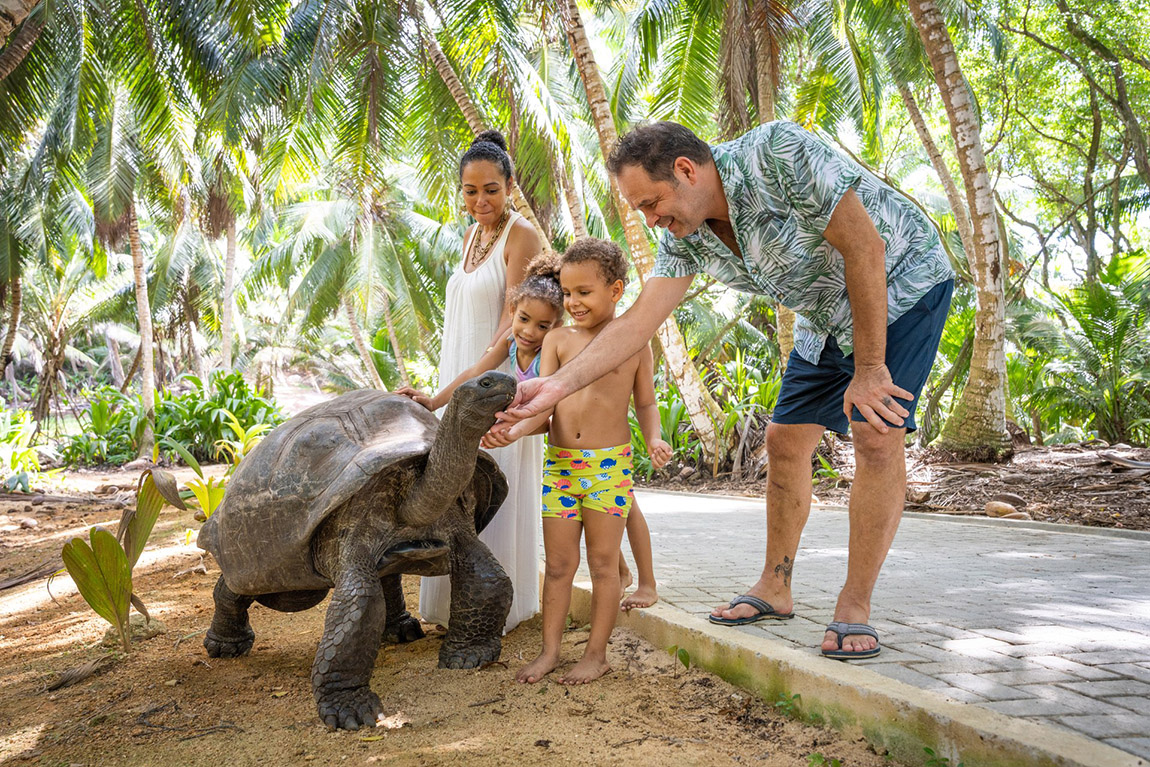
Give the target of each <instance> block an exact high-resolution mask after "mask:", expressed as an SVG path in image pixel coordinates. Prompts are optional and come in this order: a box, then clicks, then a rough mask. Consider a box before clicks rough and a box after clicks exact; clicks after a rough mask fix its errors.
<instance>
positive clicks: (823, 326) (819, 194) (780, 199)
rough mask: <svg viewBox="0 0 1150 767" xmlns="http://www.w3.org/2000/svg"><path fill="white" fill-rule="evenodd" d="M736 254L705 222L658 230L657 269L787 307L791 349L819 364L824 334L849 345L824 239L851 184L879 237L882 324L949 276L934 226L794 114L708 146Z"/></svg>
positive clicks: (843, 293)
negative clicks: (684, 229)
mask: <svg viewBox="0 0 1150 767" xmlns="http://www.w3.org/2000/svg"><path fill="white" fill-rule="evenodd" d="M711 153H712V155H713V156H714V158H715V167H716V168H717V169H718V171H719V177H720V178H721V179H722V182H723V191H724V192H725V193H726V196H727V204H728V207H729V209H730V215H731V226H732V228H733V229H734V230H735V240H736V242H737V243H738V245H739V249H740V250H741V251H742V254H743V258H741V259H740V258H739V257H738V256H736V255H735V254H734V253H732V252H731V250H730V248H728V247H727V246H726V245H725V244H723V242H722V240H720V239H719V237H718V236H717V235H716V234H715V233H714V232H713V231H712V230H711V228H710V227H709V226H708V225H707V224H706V223H704V224H703V225H702V226H700V227H699V229H698V230H697V231H695V232H693V233H692V234H689V235H687V236H686V237H683V238H682V239H676V238H675V237H674V236H673V235H672V234H671V233H670V232H664V234H663V237H662V240H661V241H660V242H659V251H658V254H657V255H656V258H655V269H654V272H653V276H655V277H685V276H688V275H692V274H697V273H698V272H701V271H705V272H707V273H708V274H711V275H713V276H714V277H715V278H716V279H718V280H719V281H720V282H722V283H724V284H726V285H729V286H731V287H733V288H735V289H737V290H741V291H743V292H746V293H755V294H759V295H765V296H769V297H771V298H773V299H774V300H776V301H779V302H780V303H782V304H783V305H785V306H787V307H789V308H791V309H792V310H794V312H795V313H796V314H797V315H798V318H797V320H796V322H795V350H796V351H797V352H798V354H799V355H800V356H801V357H802V358H803V359H805V360H807V361H808V362H810V363H812V364H814V365H817V364H818V362H819V357H820V356H821V354H822V350H823V345H824V344H825V343H826V339H827V336H828V335H834V337H835V339H836V340H837V341H838V344H839V347H840V348H841V349H842V352H843V354H844V355H849V354H851V353H852V351H853V349H854V343H853V323H852V321H851V307H850V301H849V300H848V299H847V287H846V274H845V270H844V268H843V257H842V254H841V253H839V251H838V250H836V249H835V248H833V247H832V246H831V245H830V243H828V242H827V241H826V240H825V239H824V238H823V232H824V231H825V230H826V228H827V224H828V223H830V219H831V214H832V213H833V212H834V209H835V206H836V205H838V203H839V200H840V199H842V196H843V195H844V194H846V192H847V190H848V189H854V190H855V194H857V195H858V197H859V200H861V201H862V204H863V207H864V208H866V211H867V213H869V214H870V218H871V220H872V221H874V224H875V227H876V228H877V229H878V233H879V235H880V236H881V237H882V239H883V241H884V242H885V243H886V282H887V324H890V323H891V322H894V321H895V320H896V319H898V318H899V317H901V316H902V315H903V314H904V313H905V312H906V311H907V310H908V309H910V308H911V307H912V306H914V305H915V304H916V303H918V301H919V299H921V298H922V297H923V296H924V295H926V293H927V291H929V290H930V289H931V288H932V287H934V286H935V285H938V284H939V283H942V282H945V281H947V280H949V279H952V278H953V277H954V271H953V270H952V269H951V266H950V262H949V260H948V258H947V255H946V251H945V250H944V249H943V247H942V243H941V242H940V241H939V238H938V232H937V231H936V230H935V228H934V226H932V225H931V223H930V221H929V220H928V219H927V217H926V214H924V213H923V212H922V211H921V210H919V209H918V208H917V207H916V206H915V205H914V203H912V202H911V201H910V200H908V199H907V198H906V197H905V196H903V195H902V194H900V193H899V192H897V191H895V190H894V189H892V188H891V187H890V186H888V185H887V184H884V183H883V182H881V181H879V180H878V179H877V178H875V177H874V176H873V175H871V174H870V173H869V172H868V171H866V170H865V169H864V168H863V167H862V166H861V165H859V164H858V163H856V162H854V161H853V160H851V159H850V158H849V157H847V156H846V155H844V154H842V153H840V152H838V151H835V150H833V149H831V148H830V147H829V146H827V145H826V144H824V143H823V142H822V141H821V140H820V139H818V138H817V137H816V136H815V135H814V134H812V133H810V132H808V131H806V130H804V129H803V128H802V127H800V126H799V125H797V124H796V123H792V122H786V121H781V120H780V121H776V122H771V123H767V124H765V125H761V126H759V127H757V128H755V129H753V130H751V131H749V132H747V133H745V134H743V135H742V136H740V137H739V138H737V139H735V140H733V141H728V142H726V143H723V144H718V145H715V146H712V147H711Z"/></svg>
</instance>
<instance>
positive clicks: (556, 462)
mask: <svg viewBox="0 0 1150 767" xmlns="http://www.w3.org/2000/svg"><path fill="white" fill-rule="evenodd" d="M632 468H633V467H632V463H631V445H630V444H629V443H628V444H626V445H619V446H617V447H599V448H592V449H590V450H582V449H575V448H566V447H559V446H557V445H551V446H549V447H548V448H547V454H546V455H545V456H544V457H543V516H544V517H551V518H554V519H574V520H576V521H582V520H583V509H589V510H592V511H599V512H602V513H604V514H610V515H612V516H615V517H623V518H624V519H626V518H627V512H629V511H630V510H631V503H632V501H633V500H634V497H635V494H634V493H633V492H632V488H631V485H632V484H633V482H632V480H631V473H632Z"/></svg>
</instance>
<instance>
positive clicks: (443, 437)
mask: <svg viewBox="0 0 1150 767" xmlns="http://www.w3.org/2000/svg"><path fill="white" fill-rule="evenodd" d="M514 393H515V382H514V380H513V379H512V378H511V377H510V376H507V375H504V374H502V373H486V374H484V375H482V376H479V377H478V378H475V379H472V380H471V381H469V382H467V383H466V384H464V385H463V386H460V387H459V389H457V390H456V392H455V394H454V396H453V397H452V399H451V402H450V403H449V404H448V406H447V409H446V411H445V413H444V415H443V419H442V421H441V422H440V424H439V425H438V429H437V430H436V429H435V419H434V417H433V416H430V414H427V413H426V411H423V409H422V408H421V407H420V406H419V405H416V404H415V403H413V402H410V400H404V398H399V399H400V400H404V401H403V402H397V401H394V400H387V401H382V400H379V399H378V398H379V397H395V396H396V395H388V394H384V393H381V392H370V393H369V392H354V393H352V394H347V395H344V396H343V397H340V398H337V399H336V400H334V401H332V402H331V403H325V404H324V405H320V406H317V407H316V408H312V409H311V410H308V411H305V412H304V413H301V414H300V415H299V416H297V417H296V418H294V419H292V420H291V421H288V422H287V423H285V424H283V425H281V426H279V427H278V428H277V429H276V431H279V430H281V429H283V430H287V431H286V433H284V434H280V435H278V436H277V435H276V434H275V432H273V433H272V434H269V435H268V438H267V439H266V440H265V441H264V443H261V445H260V446H258V447H257V448H256V450H255V451H253V452H252V454H250V455H249V456H248V457H247V458H245V461H244V464H248V465H250V466H251V467H252V468H251V470H250V471H249V472H248V473H247V474H246V475H244V473H243V470H244V468H245V465H244V464H241V466H240V469H239V470H238V471H237V473H236V476H235V477H234V478H233V481H232V483H231V484H229V488H228V496H231V495H232V494H233V493H237V492H239V491H246V492H244V493H242V494H240V495H238V496H237V497H236V498H234V499H233V498H231V497H225V502H224V504H222V505H221V507H220V509H219V510H217V512H216V514H215V515H213V516H212V518H211V520H209V523H208V524H206V525H205V527H204V530H203V531H202V532H201V534H200V541H199V542H200V546H201V547H203V548H206V549H208V550H209V551H211V552H212V553H213V554H215V555H216V559H217V561H219V563H220V568H221V570H222V571H223V575H222V576H221V577H220V579H219V581H218V582H217V583H216V589H215V594H214V597H215V603H216V612H215V615H214V617H213V618H212V625H211V628H209V629H208V632H207V637H206V638H205V639H204V647H206V648H207V650H208V655H210V656H211V657H214V658H215V657H223V658H231V657H237V656H240V655H245V654H247V653H248V652H249V651H250V650H251V648H252V644H253V642H254V639H255V634H254V633H253V632H252V628H251V624H250V623H249V622H248V608H249V607H250V606H251V604H252V602H253V601H259V602H260V603H261V604H264V605H266V606H268V607H270V608H272V609H275V610H281V611H285V612H294V611H298V610H305V609H307V608H309V607H312V606H314V605H316V604H318V603H319V602H320V601H321V600H322V599H323V598H324V597H325V596H326V595H327V592H328V590H329V589H333V590H334V593H333V595H332V599H331V604H330V606H329V607H328V610H327V618H326V621H325V623H324V632H323V638H322V639H321V640H320V643H319V649H318V650H317V651H316V655H315V662H314V663H313V665H312V672H311V680H312V688H313V690H314V693H315V699H316V704H317V706H318V708H319V715H320V718H321V719H322V720H323V721H324V722H325V723H326V724H327V725H328V726H329V727H332V728H341V729H348V730H355V729H358V728H359V727H362V726H372V725H374V724H375V721H376V719H377V717H378V716H379V714H380V713H381V712H382V706H381V703H380V699H379V697H378V696H377V695H376V694H375V693H374V692H372V690H371V688H370V687H369V683H370V680H371V672H372V668H373V666H374V665H375V658H376V655H377V654H378V652H379V647H380V643H381V639H383V638H387V639H388V640H389V641H398V642H410V641H413V640H415V639H419V638H421V637H423V631H422V629H421V628H420V626H419V621H418V620H416V619H415V618H413V617H412V616H411V615H410V613H408V612H407V611H406V609H405V605H404V599H403V591H402V587H401V584H400V574H401V573H416V574H420V575H442V574H450V575H451V616H450V628H449V629H448V632H447V635H446V637H445V638H444V641H443V645H442V647H441V648H440V651H439V666H440V668H474V667H477V666H479V665H481V664H483V663H487V662H490V661H494V660H497V659H498V658H499V653H500V651H501V649H502V639H501V637H502V632H503V625H504V622H505V621H506V619H507V613H508V611H509V610H510V608H511V599H512V588H511V580H510V579H509V578H508V577H507V575H506V574H505V573H504V571H503V568H502V567H501V566H500V565H499V563H498V562H497V561H496V559H495V557H494V556H492V554H491V552H490V550H488V548H487V547H486V546H485V545H484V544H483V543H482V542H481V541H480V540H479V538H478V535H477V528H479V529H482V527H484V526H485V525H486V524H487V522H488V521H490V519H491V517H492V516H493V515H494V513H495V511H496V510H497V509H498V506H499V504H500V503H502V501H503V499H504V498H505V497H506V494H507V484H506V481H505V480H504V478H503V476H502V474H501V473H500V472H499V469H498V467H496V466H495V464H494V461H492V460H491V459H490V457H489V456H487V455H486V454H484V453H480V452H479V449H478V448H479V439H480V437H482V435H483V434H484V433H485V432H486V431H487V430H488V429H489V428H490V427H491V425H492V424H493V423H494V422H495V413H496V412H498V411H499V410H502V409H503V408H504V407H506V406H507V405H508V404H509V403H510V402H511V399H512V397H513V396H514ZM352 398H356V399H352ZM340 400H348V401H349V402H350V404H351V406H350V407H348V406H343V405H341V404H340ZM405 403H406V404H405ZM408 405H410V408H414V409H415V410H408V409H407V408H408ZM373 406H374V407H375V410H372V409H371V408H372V407H373ZM341 407H342V408H343V409H342V410H340V408H341ZM381 407H382V408H384V409H383V410H381V409H380V408H381ZM397 408H398V410H397ZM416 411H422V412H416ZM357 412H358V414H359V415H360V419H359V421H355V418H354V416H355V415H356V414H357ZM381 412H383V413H385V414H386V413H397V415H396V416H395V417H394V418H392V419H391V421H392V422H394V423H396V424H398V426H396V427H394V428H390V430H389V426H391V424H389V423H378V422H377V421H378V420H379V416H378V413H381ZM333 413H334V416H333ZM365 413H366V414H368V415H369V416H370V415H371V414H372V413H374V414H377V415H376V418H375V420H373V419H371V418H368V419H366V420H367V421H368V422H367V423H365V422H364V421H365V419H364V418H363V415H364V414H365ZM349 414H350V415H349ZM428 418H430V419H431V420H430V421H429V422H428V421H426V419H428ZM324 419H326V420H324ZM411 419H415V421H412V420H411ZM298 421H304V422H303V423H302V424H297V426H296V427H293V426H292V424H293V423H296V422H298ZM353 422H354V423H353ZM313 423H319V424H320V426H319V428H318V429H317V428H311V431H310V432H309V431H308V429H309V427H312V426H313ZM333 423H334V424H335V426H334V427H333V426H332V424H333ZM413 423H414V424H415V425H414V426H413V425H412V424H413ZM348 424H350V425H348ZM421 424H423V425H424V426H425V427H426V428H424V430H423V433H422V438H423V439H424V442H423V447H424V448H426V441H427V439H428V435H429V434H430V435H431V436H433V437H434V441H433V442H432V443H431V446H430V450H426V449H422V450H421V449H419V448H420V444H421V443H420V442H419V439H418V438H413V439H412V440H410V441H407V442H405V441H404V439H403V438H404V433H403V432H404V431H416V432H420V431H421ZM428 424H429V425H428ZM293 428H295V430H294V431H292V429H293ZM428 430H430V431H428ZM365 431H367V432H369V433H368V434H366V435H364V432H365ZM348 435H351V437H352V439H351V442H352V443H354V444H353V447H352V448H348V444H349V437H348ZM419 436H420V435H416V437H419ZM372 439H374V440H375V441H374V443H372V444H371V445H369V447H371V448H372V449H373V450H374V452H372V451H371V450H369V449H366V448H365V449H363V450H362V451H361V452H359V453H358V454H356V455H355V456H354V457H353V458H352V460H350V461H347V460H345V459H344V458H343V455H342V454H339V455H337V458H338V460H336V461H334V465H333V464H332V463H324V462H323V461H322V460H320V461H319V463H320V465H319V466H318V467H317V471H318V478H319V479H321V480H322V479H323V478H324V477H325V476H327V475H329V474H330V473H331V472H333V471H339V473H338V476H336V477H334V478H333V479H334V481H332V482H331V483H330V487H328V488H326V489H324V490H323V493H322V494H320V495H318V496H316V497H315V498H313V497H312V496H307V498H306V503H307V505H308V507H309V509H308V515H309V516H310V517H311V518H313V520H314V521H313V522H311V523H310V524H312V525H314V529H313V532H312V533H311V537H310V546H307V547H302V546H296V547H295V548H294V549H292V547H291V546H288V545H286V544H287V543H288V541H285V540H280V539H282V538H284V537H285V536H286V537H288V538H290V537H291V536H292V535H293V534H306V531H307V530H308V527H307V525H308V524H309V523H307V522H306V520H305V522H304V526H303V527H300V525H299V524H296V525H295V527H294V528H293V527H292V525H291V524H282V523H285V520H283V519H282V518H280V517H282V516H283V515H284V514H285V513H286V514H290V513H292V511H293V507H292V503H291V500H290V499H288V500H281V501H278V502H274V503H273V502H270V501H269V500H268V499H269V498H270V499H271V500H272V501H274V500H275V497H276V496H275V494H274V491H275V490H276V489H277V488H270V489H269V488H267V487H264V486H265V485H269V484H274V483H276V482H280V483H281V484H282V483H283V477H284V476H285V475H284V473H283V470H282V467H284V466H287V467H288V468H289V469H290V470H291V471H290V472H289V473H288V476H303V475H310V472H309V467H307V466H306V463H307V460H309V459H315V458H316V457H317V456H318V457H319V458H320V459H322V458H323V457H324V454H325V451H326V450H327V448H328V447H329V445H331V446H333V447H332V448H331V450H332V452H336V453H338V451H339V450H340V449H342V450H344V451H345V452H346V451H347V450H349V449H359V447H360V446H362V445H364V444H366V443H369V442H371V441H372ZM325 440H328V441H325ZM301 443H304V444H301ZM265 444H266V445H267V446H268V449H267V450H266V451H264V455H262V456H260V455H257V453H256V451H259V450H260V449H261V448H263V447H264V445H265ZM381 444H382V447H380V445H381ZM412 445H414V447H412ZM293 451H294V453H293ZM413 452H414V453H415V454H414V455H411V456H408V455H407V454H408V453H413ZM301 455H302V456H303V459H301V458H300V456H301ZM396 455H400V456H404V457H402V460H398V461H397V460H396ZM293 460H294V461H295V463H294V464H293V463H292V461H293ZM301 460H302V463H303V464H305V465H304V467H303V468H304V470H303V471H300V470H299V466H300V464H301ZM312 462H313V463H315V462H316V461H315V460H313V461H312ZM353 464H354V465H353ZM356 466H358V467H367V469H366V470H367V471H371V470H376V469H378V471H376V473H374V474H371V475H367V474H364V475H363V477H362V478H359V477H357V476H355V471H354V470H355V469H356ZM340 470H342V471H340ZM277 471H280V473H278V474H277V473H276V472H277ZM349 472H350V474H349ZM361 473H362V472H361ZM349 476H351V477H352V478H351V479H349ZM307 478H308V479H310V478H311V477H310V476H308V477H307ZM304 481H306V479H305V480H304ZM349 483H350V492H351V494H350V497H348V498H347V499H346V500H343V501H341V502H339V503H338V504H337V505H335V507H334V508H332V509H331V510H330V511H328V510H325V508H324V506H323V504H324V503H325V502H327V503H328V504H329V505H330V503H331V498H332V497H334V498H336V499H337V500H338V499H339V498H340V497H341V495H340V494H339V493H336V491H341V492H342V493H343V494H347V492H348V488H347V487H345V486H347V485H349ZM278 489H282V488H278ZM333 493H335V495H334V496H333ZM305 495H306V493H305ZM325 499H327V500H326V501H325ZM229 501H231V503H230V504H229V503H228V502H229ZM297 505H299V504H297ZM317 507H318V512H317ZM295 516H297V517H299V516H301V513H297V514H296V515H295ZM277 523H280V524H277ZM285 529H286V530H287V532H286V533H285V532H283V531H284V530H285ZM300 530H302V531H304V532H303V533H299V531H300ZM237 538H239V539H240V540H236V539H237ZM255 539H258V540H255ZM304 543H307V542H306V541H305V542H304ZM280 552H286V553H285V555H284V556H282V557H278V554H279V553H280ZM299 552H302V554H300V553H299ZM297 559H310V562H297V561H296V560H297ZM229 570H231V571H232V572H231V573H229ZM230 576H232V577H230ZM229 583H230V584H231V585H232V586H233V587H236V588H237V590H244V591H247V592H249V593H237V591H233V590H232V588H230V587H229ZM241 584H242V585H241ZM253 585H254V586H256V588H255V589H253V588H252V586H253ZM281 585H282V586H283V587H282V588H281Z"/></svg>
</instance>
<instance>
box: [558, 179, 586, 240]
mask: <svg viewBox="0 0 1150 767" xmlns="http://www.w3.org/2000/svg"><path fill="white" fill-rule="evenodd" d="M554 172H555V178H557V179H559V183H560V184H561V185H562V186H563V197H564V199H565V200H566V201H567V212H568V213H570V214H571V230H572V231H573V232H574V234H575V238H576V239H578V238H580V237H586V236H587V217H586V214H585V213H584V212H583V201H582V200H581V199H579V190H577V189H576V188H575V186H574V182H573V180H572V178H571V176H570V175H569V174H568V173H567V170H566V168H564V167H563V165H562V164H561V163H556V164H555V169H554Z"/></svg>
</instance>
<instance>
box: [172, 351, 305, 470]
mask: <svg viewBox="0 0 1150 767" xmlns="http://www.w3.org/2000/svg"><path fill="white" fill-rule="evenodd" d="M185 379H186V380H187V381H189V382H190V383H191V384H192V388H191V389H190V390H189V391H187V392H185V393H184V394H181V395H177V396H166V397H163V398H157V401H156V435H157V437H159V436H160V435H163V436H164V437H167V438H168V439H169V440H172V441H174V442H178V443H180V444H181V445H183V446H184V447H185V448H187V450H188V452H190V453H191V454H192V455H193V456H195V458H196V459H197V460H200V461H205V460H210V459H213V458H215V457H216V455H217V453H218V450H219V447H218V443H219V442H227V441H230V440H231V438H232V437H234V436H235V435H236V433H235V432H234V431H233V427H232V424H233V422H234V423H237V424H239V426H240V432H241V433H243V432H244V431H245V430H246V429H248V428H249V427H251V426H253V425H256V424H265V425H267V426H268V427H272V426H276V425H277V424H279V423H280V422H282V421H283V416H282V415H281V414H280V412H279V408H277V407H276V405H275V403H274V402H272V401H271V400H268V399H266V398H264V397H263V396H261V394H260V393H259V392H258V391H253V390H252V389H251V387H249V386H248V384H247V381H245V380H244V378H243V376H242V375H240V374H239V373H234V372H233V373H224V372H217V373H213V374H212V375H211V377H210V379H209V384H208V385H205V384H204V382H202V381H201V380H200V379H199V378H196V377H195V376H186V377H185Z"/></svg>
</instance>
